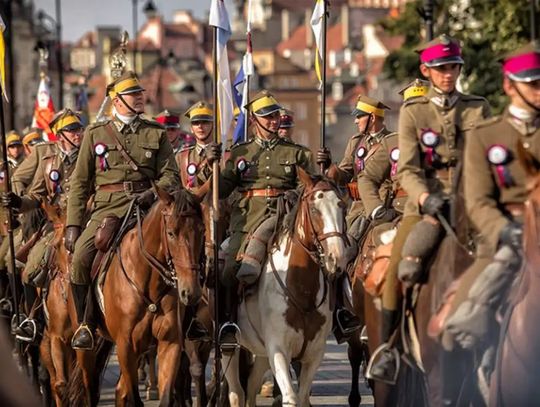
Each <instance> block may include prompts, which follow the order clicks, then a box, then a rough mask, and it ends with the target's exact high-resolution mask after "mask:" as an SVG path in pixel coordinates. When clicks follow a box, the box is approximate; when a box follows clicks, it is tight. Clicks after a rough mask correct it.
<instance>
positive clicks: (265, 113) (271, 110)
mask: <svg viewBox="0 0 540 407" xmlns="http://www.w3.org/2000/svg"><path fill="white" fill-rule="evenodd" d="M280 110H281V106H278V105H270V106H266V107H263V108H261V109H259V110H257V111H256V112H253V113H254V114H255V116H260V117H264V116H268V115H270V114H272V113H275V112H278V111H280Z"/></svg>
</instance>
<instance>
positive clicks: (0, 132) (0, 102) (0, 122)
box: [0, 27, 21, 326]
mask: <svg viewBox="0 0 540 407" xmlns="http://www.w3.org/2000/svg"><path fill="white" fill-rule="evenodd" d="M10 28H11V27H10ZM0 35H3V34H2V33H1V32H0ZM3 94H4V89H2V81H0V139H1V140H2V164H3V165H2V167H3V168H2V169H3V171H4V185H5V188H6V192H7V193H8V194H9V193H10V192H11V174H10V172H11V171H10V170H9V164H8V156H7V140H6V128H5V121H4V97H3ZM7 211H8V231H7V232H8V241H9V254H10V259H9V266H10V267H11V274H12V275H11V276H10V277H11V278H10V279H9V282H10V285H11V293H12V295H13V312H14V313H15V321H16V322H17V326H18V325H19V324H20V323H21V321H20V318H19V291H18V284H17V278H16V273H17V269H16V264H15V241H14V239H13V228H14V226H15V217H14V215H13V210H12V209H11V208H7Z"/></svg>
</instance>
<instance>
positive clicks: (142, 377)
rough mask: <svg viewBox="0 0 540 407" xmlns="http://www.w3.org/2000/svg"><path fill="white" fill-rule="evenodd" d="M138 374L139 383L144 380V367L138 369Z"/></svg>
mask: <svg viewBox="0 0 540 407" xmlns="http://www.w3.org/2000/svg"><path fill="white" fill-rule="evenodd" d="M137 375H138V376H139V383H141V384H143V383H144V382H145V381H146V372H145V370H144V369H139V370H138V372H137Z"/></svg>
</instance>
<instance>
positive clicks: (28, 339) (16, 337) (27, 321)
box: [15, 318, 37, 343]
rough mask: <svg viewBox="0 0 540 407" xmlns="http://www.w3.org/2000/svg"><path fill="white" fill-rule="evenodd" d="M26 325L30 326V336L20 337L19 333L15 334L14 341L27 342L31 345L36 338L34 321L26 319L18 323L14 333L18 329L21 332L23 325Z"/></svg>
mask: <svg viewBox="0 0 540 407" xmlns="http://www.w3.org/2000/svg"><path fill="white" fill-rule="evenodd" d="M25 324H28V325H30V326H31V329H32V336H22V335H21V334H20V333H15V339H17V340H19V341H21V342H28V343H33V342H35V341H36V337H37V324H36V321H35V320H34V319H31V318H26V319H25V320H24V321H22V322H21V323H20V325H19V326H18V327H17V329H16V330H15V332H17V331H18V330H19V329H20V330H21V331H24V328H23V325H25Z"/></svg>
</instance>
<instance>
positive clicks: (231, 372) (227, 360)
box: [216, 350, 245, 407]
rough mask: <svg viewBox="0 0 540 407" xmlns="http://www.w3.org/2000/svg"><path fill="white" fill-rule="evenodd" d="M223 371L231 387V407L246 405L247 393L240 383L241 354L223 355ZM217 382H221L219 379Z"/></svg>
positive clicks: (236, 352)
mask: <svg viewBox="0 0 540 407" xmlns="http://www.w3.org/2000/svg"><path fill="white" fill-rule="evenodd" d="M221 369H222V371H223V372H225V378H226V379H227V383H228V385H229V403H230V405H231V407H242V406H244V404H245V393H244V389H243V388H242V384H241V383H240V373H239V372H240V352H239V351H238V350H237V351H235V352H234V353H233V354H231V355H225V354H223V355H222V358H221ZM216 380H220V378H219V377H217V378H216Z"/></svg>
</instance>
